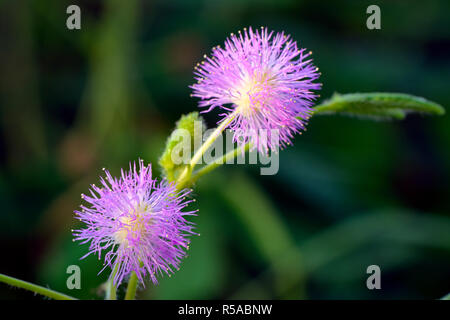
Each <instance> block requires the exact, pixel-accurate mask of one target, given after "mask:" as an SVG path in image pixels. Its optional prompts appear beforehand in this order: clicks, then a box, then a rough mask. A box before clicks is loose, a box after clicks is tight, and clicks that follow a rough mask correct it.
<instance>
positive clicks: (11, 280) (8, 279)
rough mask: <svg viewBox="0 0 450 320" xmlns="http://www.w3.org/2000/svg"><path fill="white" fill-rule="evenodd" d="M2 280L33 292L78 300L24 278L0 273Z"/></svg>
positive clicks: (53, 297) (55, 297)
mask: <svg viewBox="0 0 450 320" xmlns="http://www.w3.org/2000/svg"><path fill="white" fill-rule="evenodd" d="M0 282H3V283H6V284H9V285H11V286H14V287H17V288H22V289H25V290H29V291H32V292H35V293H37V294H40V295H43V296H46V297H49V298H51V299H55V300H77V299H76V298H74V297H71V296H68V295H66V294H64V293H60V292H57V291H54V290H50V289H48V288H45V287H41V286H38V285H36V284H33V283H30V282H27V281H23V280H19V279H16V278H13V277H10V276H7V275H4V274H1V273H0Z"/></svg>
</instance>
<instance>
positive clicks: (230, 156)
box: [190, 143, 250, 183]
mask: <svg viewBox="0 0 450 320" xmlns="http://www.w3.org/2000/svg"><path fill="white" fill-rule="evenodd" d="M248 150H250V143H246V144H245V145H243V146H242V147H237V148H236V149H234V150H231V151H230V152H227V153H226V154H225V155H224V156H223V157H221V158H220V159H218V160H217V161H214V162H213V163H210V164H207V165H205V166H204V167H202V168H201V169H199V170H198V171H196V172H194V174H193V175H192V177H191V180H190V183H194V182H196V181H197V180H198V179H199V178H200V177H201V176H203V175H205V174H207V173H209V172H211V171H213V170H214V169H216V168H217V167H219V166H221V165H223V164H224V163H227V162H228V161H230V160H231V159H234V158H236V157H237V156H238V155H239V153H240V152H247V151H248Z"/></svg>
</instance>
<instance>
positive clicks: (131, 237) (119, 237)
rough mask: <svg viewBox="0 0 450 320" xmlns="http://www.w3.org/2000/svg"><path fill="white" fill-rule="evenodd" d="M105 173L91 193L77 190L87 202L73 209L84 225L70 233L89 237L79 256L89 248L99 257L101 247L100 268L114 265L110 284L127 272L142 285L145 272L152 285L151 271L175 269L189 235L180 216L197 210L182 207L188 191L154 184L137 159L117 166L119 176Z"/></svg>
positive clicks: (190, 231)
mask: <svg viewBox="0 0 450 320" xmlns="http://www.w3.org/2000/svg"><path fill="white" fill-rule="evenodd" d="M105 173H106V179H103V178H101V179H100V182H101V186H100V187H97V186H95V185H92V187H91V190H90V194H91V195H90V196H87V195H82V198H83V199H84V200H85V201H86V202H87V203H88V204H89V205H90V206H89V207H86V206H84V205H81V211H75V214H76V216H77V219H79V220H80V221H82V222H84V223H85V224H86V228H85V229H81V230H75V231H74V232H73V235H74V237H75V238H74V241H75V240H80V241H82V243H87V242H90V245H89V253H88V254H86V255H85V256H84V257H82V259H83V258H85V257H87V256H88V255H90V254H92V253H94V254H98V257H99V259H100V257H101V255H102V252H103V251H104V252H106V254H105V257H104V263H105V267H104V268H103V269H102V271H103V270H104V269H105V268H106V267H110V268H111V269H112V270H116V271H115V272H114V273H112V274H114V276H113V281H114V284H115V285H117V286H118V285H120V283H121V282H122V281H123V279H124V277H126V276H128V275H129V274H130V273H131V272H132V271H135V272H136V274H137V277H138V279H139V280H140V282H141V283H142V284H144V277H145V276H146V275H147V274H149V275H150V278H151V280H152V281H153V282H154V283H155V284H156V283H157V278H156V276H157V275H162V274H163V273H166V274H169V275H170V273H172V272H173V269H178V268H179V264H180V260H181V259H182V258H183V257H184V256H185V254H186V253H185V249H188V248H189V246H188V245H189V240H188V238H187V237H188V236H189V235H191V234H195V233H194V232H193V226H192V225H193V224H192V223H191V222H188V221H187V220H186V219H185V216H189V215H195V212H197V211H187V212H183V211H182V209H184V208H185V207H186V206H187V205H188V204H189V203H191V202H193V201H194V200H186V196H188V195H189V193H190V192H191V190H189V189H184V190H181V191H177V190H176V187H175V185H174V184H169V183H167V182H166V181H163V182H161V183H158V182H157V181H156V179H152V170H151V166H150V165H149V166H145V165H144V163H143V161H142V160H140V161H139V167H138V168H136V163H134V164H133V165H132V164H131V163H130V170H129V171H128V172H126V171H124V170H122V171H121V177H120V178H113V177H112V176H111V174H110V173H109V172H108V171H106V170H105ZM100 272H101V271H100Z"/></svg>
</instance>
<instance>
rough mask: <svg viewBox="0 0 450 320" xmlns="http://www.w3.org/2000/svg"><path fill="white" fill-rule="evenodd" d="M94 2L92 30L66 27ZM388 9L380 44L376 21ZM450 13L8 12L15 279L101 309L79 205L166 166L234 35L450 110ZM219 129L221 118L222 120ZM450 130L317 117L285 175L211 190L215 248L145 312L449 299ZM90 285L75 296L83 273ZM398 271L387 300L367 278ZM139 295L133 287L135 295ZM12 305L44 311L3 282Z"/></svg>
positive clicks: (240, 4) (331, 7) (246, 6)
mask: <svg viewBox="0 0 450 320" xmlns="http://www.w3.org/2000/svg"><path fill="white" fill-rule="evenodd" d="M70 4H78V5H79V6H80V7H81V12H82V29H81V30H79V31H77V30H74V31H69V30H67V28H66V18H67V16H68V15H67V14H66V8H67V6H68V5H70ZM370 4H378V5H379V6H380V8H381V19H382V21H381V27H382V29H381V30H368V29H367V28H366V19H367V17H368V15H367V14H366V8H367V6H368V5H370ZM449 12H450V2H449V1H446V0H441V1H437V0H428V1H419V0H417V1H406V0H404V1H401V0H399V1H331V0H330V1H294V0H273V1H269V0H265V1H256V0H254V1H241V0H216V1H211V0H201V1H200V0H194V1H186V0H178V1H175V0H169V1H168V0H165V1H164V0H159V1H136V0H127V1H123V0H111V1H93V0H89V1H88V0H86V1H61V0H58V1H56V0H54V1H49V0H47V1H43V0H34V1H25V0H24V1H7V0H4V1H0V70H1V72H0V92H1V94H0V106H1V109H0V111H1V113H0V114H1V123H0V130H1V131H0V204H1V206H0V249H1V257H0V273H5V274H9V275H12V276H15V277H18V278H22V279H24V280H28V281H32V282H35V283H38V284H41V285H45V286H49V287H51V288H52V289H55V290H61V291H63V292H66V293H69V294H72V295H74V296H76V297H79V298H92V297H96V298H101V295H100V296H99V295H96V294H99V293H100V292H101V289H100V285H101V283H102V282H103V281H105V279H106V277H107V273H103V274H101V275H100V276H97V273H98V271H99V270H100V269H101V261H98V260H96V258H95V257H90V258H88V259H86V260H82V261H79V258H80V257H81V256H82V255H84V254H85V253H86V250H87V246H86V245H84V246H80V245H78V244H76V243H73V242H72V236H71V232H70V229H72V228H75V227H79V225H77V224H76V221H75V220H74V219H73V213H72V212H73V210H75V209H76V208H77V207H78V206H79V204H80V203H81V199H80V193H82V192H86V191H87V188H88V186H89V184H91V183H96V182H97V181H98V176H99V175H101V174H102V171H101V168H102V167H106V168H108V169H110V170H111V171H112V172H113V173H114V174H117V173H118V172H119V169H120V168H121V167H126V166H127V165H128V163H129V161H133V160H137V159H138V157H141V158H143V159H145V161H147V162H152V163H153V164H154V168H155V170H156V171H157V173H159V172H160V171H159V168H158V165H157V160H158V157H159V155H160V154H161V153H162V151H163V148H164V143H165V139H166V137H167V136H168V134H169V133H170V131H171V129H172V128H173V126H174V122H175V121H176V120H177V119H178V118H179V117H180V116H181V114H183V113H187V112H190V111H192V110H196V109H197V101H196V100H195V99H192V98H190V97H189V94H190V89H189V88H188V85H190V84H192V83H193V81H194V80H193V73H192V72H193V67H194V65H195V64H196V63H197V62H199V61H201V60H202V57H203V55H204V54H208V53H209V52H210V49H211V48H212V47H213V46H215V45H218V44H223V41H224V40H225V38H226V37H227V36H228V35H229V33H231V32H234V33H236V32H237V31H238V30H240V29H242V28H244V27H248V26H253V27H259V26H267V27H268V28H269V29H272V30H275V31H282V30H284V31H285V32H286V33H288V34H291V35H292V37H293V38H294V39H295V40H297V41H298V43H299V45H300V47H306V48H308V49H309V50H312V51H313V53H314V54H313V57H314V61H315V64H316V65H317V66H318V67H319V68H320V70H321V72H322V77H321V79H320V81H321V82H322V83H323V90H322V92H321V96H322V97H323V98H321V99H324V98H327V97H329V96H330V95H331V94H332V93H333V92H339V93H350V92H374V91H386V92H404V93H410V94H414V95H418V96H424V97H426V98H428V99H430V100H433V101H436V102H438V103H440V104H442V105H443V106H444V107H448V106H450V95H449V82H450V81H449V80H450V60H449V57H450V21H449V17H448V13H449ZM206 120H207V123H208V125H209V126H210V127H212V126H214V124H215V122H216V121H217V116H216V115H215V114H208V115H206ZM449 126H450V117H449V116H448V115H446V116H443V117H424V116H421V115H410V116H408V117H407V119H406V120H405V121H401V122H396V121H391V122H372V121H367V120H360V119H356V118H345V117H331V116H317V117H313V118H312V119H311V121H310V124H309V126H308V131H307V133H305V134H303V135H302V136H297V137H296V139H295V141H294V146H291V147H289V148H287V149H286V150H284V151H283V152H281V156H280V171H279V173H278V174H277V175H275V176H260V175H259V168H258V166H243V165H235V166H224V167H223V168H220V169H218V170H216V171H215V172H214V173H212V174H210V175H208V176H206V177H205V178H204V179H202V180H201V181H200V182H199V183H198V184H197V185H196V187H195V193H196V198H197V203H196V206H197V207H198V208H199V209H200V214H199V216H198V217H196V218H194V219H193V221H195V223H196V224H197V225H198V230H199V232H200V233H201V236H200V237H198V238H195V239H194V240H193V242H192V245H191V250H190V254H189V257H188V258H186V259H185V260H184V262H183V263H182V265H181V270H180V271H179V272H177V273H175V274H174V275H173V276H172V277H171V278H168V277H164V278H162V279H161V283H160V285H158V286H154V285H152V284H148V285H147V287H146V289H145V290H143V291H141V293H140V295H139V297H140V298H149V299H198V298H200V299H222V298H244V299H250V298H251V299H258V298H295V299H296V298H309V299H437V298H440V297H442V296H443V295H444V294H446V293H448V292H449V291H450V282H449V281H448V279H450V270H449V269H450V268H449V267H450V232H449V231H450V217H449V210H450V200H449V198H450V197H449V196H450V188H449V187H450V186H449V173H450V171H449V170H450V166H449V164H450V161H449V160H450V148H449V147H450V130H449ZM71 264H78V265H79V266H80V267H81V270H82V289H81V290H74V291H70V290H68V289H67V288H66V284H65V283H66V278H67V277H68V275H67V274H66V268H67V266H69V265H71ZM372 264H376V265H379V266H380V268H381V273H382V282H381V286H382V289H381V290H373V291H370V290H368V289H367V288H366V279H367V277H368V275H367V274H366V268H367V266H369V265H372ZM122 292H123V289H120V290H119V293H120V294H121V293H122ZM0 298H4V299H5V298H6V299H16V298H17V299H19V298H20V299H24V298H34V299H41V298H40V297H35V296H33V294H31V293H28V292H25V291H21V290H16V289H12V288H10V287H8V286H5V285H3V284H0Z"/></svg>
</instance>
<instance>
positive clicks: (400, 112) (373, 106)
mask: <svg viewBox="0 0 450 320" xmlns="http://www.w3.org/2000/svg"><path fill="white" fill-rule="evenodd" d="M410 112H417V113H425V114H431V115H443V114H444V113H445V110H444V108H443V107H442V106H441V105H439V104H437V103H435V102H432V101H428V100H426V99H424V98H421V97H416V96H412V95H409V94H404V93H383V92H373V93H350V94H342V95H341V94H337V93H335V94H334V95H333V96H332V97H331V99H329V100H327V101H325V102H323V103H322V104H320V105H318V106H317V107H316V108H315V112H314V113H315V114H346V115H352V116H357V117H361V118H372V119H377V120H383V119H399V120H401V119H404V118H405V116H406V114H407V113H410Z"/></svg>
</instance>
